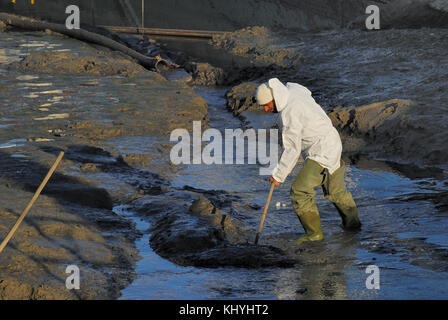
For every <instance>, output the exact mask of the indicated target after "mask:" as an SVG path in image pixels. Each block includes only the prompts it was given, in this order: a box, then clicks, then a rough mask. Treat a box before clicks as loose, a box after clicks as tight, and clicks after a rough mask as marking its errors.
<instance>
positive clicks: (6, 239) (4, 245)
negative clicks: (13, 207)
mask: <svg viewBox="0 0 448 320" xmlns="http://www.w3.org/2000/svg"><path fill="white" fill-rule="evenodd" d="M63 156H64V152H61V153H60V154H59V156H58V158H57V159H56V162H55V163H54V164H53V166H52V167H51V169H50V171H48V173H47V176H46V177H45V179H44V180H43V181H42V183H41V184H40V186H39V188H38V189H37V191H36V193H35V194H34V196H33V198H32V199H31V201H30V202H29V203H28V206H27V207H26V209H25V210H24V211H23V213H22V214H21V215H20V217H19V219H18V220H17V222H16V224H15V225H14V227H12V229H11V231H10V232H9V233H8V235H7V236H6V238H5V240H3V242H2V244H1V245H0V253H2V251H3V249H4V248H5V247H6V245H7V244H8V242H9V240H11V238H12V236H13V235H14V233H15V232H16V231H17V229H18V228H19V226H20V224H21V223H22V221H23V219H25V216H26V215H27V213H28V211H30V209H31V207H32V206H33V204H34V202H35V201H36V200H37V198H38V197H39V195H40V193H41V192H42V190H43V188H44V187H45V185H46V184H47V182H48V180H50V178H51V176H52V175H53V173H54V172H55V171H56V168H57V167H58V165H59V162H61V160H62V157H63Z"/></svg>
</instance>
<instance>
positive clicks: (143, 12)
mask: <svg viewBox="0 0 448 320" xmlns="http://www.w3.org/2000/svg"><path fill="white" fill-rule="evenodd" d="M142 33H143V34H145V0H142Z"/></svg>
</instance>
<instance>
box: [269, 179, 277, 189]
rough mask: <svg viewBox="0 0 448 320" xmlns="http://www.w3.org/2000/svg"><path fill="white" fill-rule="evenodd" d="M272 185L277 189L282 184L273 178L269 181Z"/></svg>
mask: <svg viewBox="0 0 448 320" xmlns="http://www.w3.org/2000/svg"><path fill="white" fill-rule="evenodd" d="M269 182H270V183H273V184H274V185H275V186H276V187H278V186H279V185H280V182H278V181H277V180H275V179H274V177H271V178H270V179H269Z"/></svg>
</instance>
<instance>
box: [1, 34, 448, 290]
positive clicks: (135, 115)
mask: <svg viewBox="0 0 448 320" xmlns="http://www.w3.org/2000/svg"><path fill="white" fill-rule="evenodd" d="M344 32H345V31H344ZM344 32H342V33H341V34H342V35H341V36H338V35H335V34H332V33H318V34H305V35H301V37H302V38H301V39H302V40H303V42H304V44H300V45H299V46H298V47H300V50H299V49H298V47H297V48H295V49H294V50H296V49H297V50H299V51H300V57H301V58H300V64H299V65H298V66H297V68H289V69H288V68H285V67H284V66H275V67H272V66H271V65H270V64H269V63H268V65H267V66H261V67H260V66H255V65H254V66H250V67H249V69H247V68H248V67H247V65H245V66H244V68H245V69H244V70H248V74H246V75H244V74H243V75H242V77H243V78H244V79H243V80H241V81H245V80H247V79H251V78H252V80H254V83H259V82H261V81H263V80H264V79H263V78H260V77H259V76H260V74H264V75H265V76H266V77H268V76H270V75H274V74H275V75H276V76H279V77H280V78H281V79H282V80H283V81H288V80H289V81H291V80H294V81H296V82H302V83H303V84H304V85H307V86H310V88H311V89H312V91H313V92H316V100H318V102H319V103H321V104H322V105H323V106H324V108H325V109H326V110H327V111H328V112H331V111H333V115H334V119H333V121H335V122H337V121H339V122H340V126H339V129H340V130H341V136H342V137H343V140H344V143H345V144H346V148H347V149H349V146H353V148H352V149H351V150H349V151H350V152H347V154H345V155H344V157H345V160H346V162H347V163H348V164H349V165H348V169H347V176H346V182H347V186H348V188H349V190H350V191H351V192H352V193H353V195H354V198H355V201H356V202H357V204H358V206H359V210H360V219H361V221H362V223H363V229H362V231H360V232H359V233H349V232H344V231H343V230H342V229H341V228H340V221H339V220H340V219H339V216H338V215H337V212H336V211H335V210H334V208H333V207H332V206H331V204H330V203H328V202H326V200H325V199H324V197H323V194H322V193H320V192H319V193H318V196H317V201H318V206H319V209H320V212H321V218H322V224H323V231H324V234H325V240H324V241H322V242H320V243H316V244H309V245H307V246H301V247H297V246H292V245H291V241H293V240H295V239H297V238H298V237H299V236H301V235H302V232H303V231H302V228H301V226H300V224H299V220H298V219H297V217H296V216H295V213H294V212H293V209H292V206H291V203H290V200H289V186H290V185H291V183H292V182H293V179H294V177H295V176H296V175H297V173H298V171H299V170H300V167H301V164H300V163H299V165H298V166H297V167H296V168H295V170H294V172H293V173H292V174H291V176H290V177H289V178H288V180H287V181H286V183H285V184H283V185H282V186H280V187H279V188H278V189H276V190H275V193H274V197H273V199H272V202H271V207H270V210H269V212H268V217H267V219H266V222H265V226H264V229H263V233H262V238H261V240H260V244H259V245H258V246H254V245H253V241H254V238H255V233H256V228H257V227H258V223H259V219H260V217H261V212H262V209H263V206H264V202H265V200H266V197H267V194H268V188H269V186H268V184H267V182H266V177H263V176H260V175H259V166H258V165H247V164H242V165H205V164H202V165H182V166H174V165H173V164H171V163H170V161H169V154H170V149H171V147H172V146H173V143H172V142H170V141H169V135H170V132H171V131H172V130H174V129H176V128H186V129H188V130H189V131H190V129H191V127H192V121H194V120H202V121H203V125H204V127H212V128H216V129H218V130H220V131H221V132H222V131H223V130H224V129H226V128H240V127H243V128H246V127H254V128H270V127H272V126H274V125H275V123H276V117H275V116H272V115H266V114H262V113H260V112H259V110H257V108H256V107H254V106H253V99H252V96H251V94H250V91H251V90H253V88H254V84H251V85H245V84H243V85H242V87H239V88H236V89H235V88H233V89H232V87H221V88H215V87H201V86H195V87H191V86H189V85H187V83H188V82H190V83H191V81H193V83H196V84H198V83H200V82H194V81H195V79H194V72H195V71H194V70H200V68H199V69H198V68H196V69H194V70H193V69H191V70H187V71H190V72H192V73H193V75H192V76H191V77H189V76H188V74H186V73H185V71H182V70H179V71H175V72H174V73H171V74H164V76H165V77H166V79H165V78H164V77H162V76H161V75H160V74H156V73H153V72H149V71H146V70H144V71H139V73H138V74H135V75H134V74H132V76H129V74H128V73H121V72H116V70H115V71H112V72H111V73H110V74H108V75H107V76H105V75H104V74H102V73H89V72H88V70H85V69H84V70H83V69H82V68H81V69H79V68H78V70H81V71H80V72H73V70H71V69H70V70H65V71H62V72H61V73H62V74H60V73H59V74H57V75H55V74H53V73H52V71H51V72H49V73H44V72H36V70H35V69H33V70H31V69H26V68H24V67H23V65H22V67H21V68H14V69H12V68H8V67H7V66H8V65H9V64H11V63H15V65H20V60H21V59H22V58H24V57H28V59H32V60H34V61H41V60H40V59H41V57H42V55H43V54H44V53H45V54H50V55H51V54H55V55H56V56H58V55H59V53H57V52H56V53H51V52H52V51H57V50H63V51H59V52H66V53H67V52H68V53H67V57H68V56H72V55H73V54H87V55H88V56H89V59H90V58H91V59H94V60H95V59H96V58H95V56H96V54H97V52H98V48H89V46H87V45H85V44H83V45H81V44H80V42H78V41H74V40H70V39H66V38H60V37H57V36H54V35H48V34H43V33H25V34H23V33H21V34H20V37H16V35H17V34H15V33H0V42H2V44H4V49H3V50H2V49H0V74H1V78H0V79H1V80H0V95H1V100H0V130H1V131H0V132H1V134H0V139H1V140H0V152H1V153H2V154H3V155H2V157H1V160H0V179H1V180H0V188H1V189H2V190H1V193H2V194H3V195H5V196H4V197H3V196H2V197H1V201H2V204H1V205H0V208H1V209H0V238H3V237H4V236H5V235H6V234H7V232H8V230H9V228H10V226H11V225H12V224H13V223H14V221H15V219H16V218H17V216H18V215H19V214H20V212H21V210H23V208H24V207H25V206H26V203H27V201H28V199H30V198H31V197H32V193H33V192H34V190H35V188H36V187H37V186H38V185H39V183H40V180H41V179H42V178H43V176H44V175H45V172H46V170H48V168H49V167H50V166H51V164H52V161H54V159H55V157H56V155H57V154H58V153H59V151H61V150H64V151H65V152H66V156H65V157H64V160H63V162H62V164H61V166H60V168H59V169H58V171H57V173H56V175H55V176H54V177H53V179H52V180H51V183H50V184H49V185H48V187H47V188H46V189H45V192H44V194H43V195H42V197H41V198H40V199H39V201H38V202H37V203H36V205H35V207H34V208H33V210H32V211H31V212H30V214H29V217H27V219H26V221H25V222H24V224H23V225H22V227H21V228H20V230H19V233H18V234H16V236H15V237H14V239H13V240H12V242H11V243H10V245H9V246H8V248H7V250H5V252H4V253H3V255H2V256H1V257H0V270H1V272H0V275H1V276H0V297H1V298H2V299H3V298H4V299H6V298H18V299H30V298H32V299H54V298H66V299H77V298H81V299H95V298H107V299H109V298H117V297H119V296H120V295H121V298H123V299H146V298H149V299H165V298H168V299H172V298H174V299H185V298H187V299H190V298H192V299H194V298H200V299H203V298H235V299H236V298H255V299H258V298H267V299H389V298H392V299H394V298H400V299H403V298H446V297H447V295H448V292H447V289H446V288H447V285H446V284H447V281H448V276H447V274H448V269H447V266H448V264H447V261H448V260H447V259H446V257H447V238H446V232H445V230H446V227H447V220H446V218H447V216H446V214H447V211H446V208H447V202H446V200H445V195H446V192H447V173H446V171H445V168H444V166H443V164H444V160H443V159H444V158H443V156H439V157H437V156H436V157H435V158H434V157H433V158H431V157H427V162H425V166H418V163H416V164H415V166H412V167H411V166H409V165H406V163H405V161H404V162H403V161H398V160H403V159H404V160H413V159H414V158H412V157H411V156H410V155H407V154H405V153H404V151H405V148H403V152H398V151H396V150H400V149H398V147H396V148H395V149H392V150H390V149H387V148H386V149H385V150H387V151H388V152H389V154H388V156H387V157H386V159H387V160H384V159H381V156H378V157H377V159H376V160H374V159H372V154H374V153H375V152H377V151H378V149H376V148H377V147H378V146H380V145H384V144H385V143H386V142H387V141H388V140H387V139H388V138H387V134H391V135H394V134H395V133H396V131H394V130H398V129H399V128H409V126H407V122H403V121H402V119H406V117H411V115H412V114H411V115H410V113H407V112H406V111H407V110H408V109H410V108H417V110H418V112H422V111H421V110H422V107H421V106H422V105H428V104H433V103H435V102H437V101H438V102H439V104H438V105H439V107H437V108H434V109H431V111H428V110H429V109H428V108H426V109H424V110H425V111H424V112H428V113H429V114H430V115H431V117H432V116H434V115H439V113H438V112H440V114H442V113H443V106H444V105H445V104H444V103H445V102H446V101H447V99H445V98H446V97H445V96H444V93H443V91H440V90H439V88H440V87H441V85H442V84H443V83H444V82H443V81H444V79H445V73H443V66H442V67H439V68H436V66H435V62H434V61H432V62H430V61H428V62H423V64H426V65H427V66H431V65H433V64H434V66H432V69H431V70H429V71H428V73H427V74H426V76H427V77H430V78H431V81H433V80H434V79H435V80H434V81H433V82H434V85H423V86H420V90H423V92H424V93H425V94H424V95H423V94H421V95H418V94H416V92H415V90H411V89H410V88H409V87H408V86H403V85H402V86H401V87H400V88H398V87H392V86H391V87H389V88H387V89H388V90H385V89H384V90H382V91H380V90H379V87H378V88H374V90H372V89H371V88H370V89H369V85H370V84H372V83H371V82H367V78H368V77H367V75H366V76H365V77H366V78H365V79H364V80H365V83H364V84H363V85H361V83H362V82H360V79H359V78H356V77H355V75H358V73H359V72H360V70H361V69H362V68H367V66H368V65H371V61H370V59H367V58H366V57H365V56H363V54H360V53H359V52H361V53H363V50H362V48H361V49H360V48H359V47H358V49H354V48H356V46H353V48H352V49H347V50H351V51H350V52H346V51H344V50H342V49H341V46H343V43H346V40H347V39H352V40H353V41H354V42H355V39H359V38H361V40H357V41H360V42H361V43H358V45H359V46H360V47H362V46H367V43H368V40H362V39H363V38H362V37H359V34H358V33H357V32H358V31H346V33H344ZM390 32H391V34H390V36H391V37H393V36H394V32H398V31H395V30H392V31H390ZM407 32H410V31H404V33H405V34H407ZM415 32H416V33H417V34H419V32H423V31H415ZM432 32H434V33H435V34H436V35H437V37H439V40H440V43H441V44H442V45H443V44H444V42H443V41H444V39H445V38H444V35H443V33H442V32H441V31H439V30H435V31H432ZM423 34H424V33H422V35H423ZM288 36H290V35H288V34H284V35H282V37H288ZM401 36H403V35H400V37H401ZM369 37H375V36H374V35H373V36H369ZM404 38H406V37H404ZM378 39H381V41H384V39H388V37H379V38H378ZM370 40H371V38H370ZM364 41H365V42H364ZM422 41H424V40H422ZM404 42H405V41H404V40H403V42H400V45H401V46H403V48H404V47H405V43H404ZM82 46H83V49H82V50H79V51H78V48H80V47H82ZM326 46H335V47H334V50H326V51H325V50H322V48H325V47H326ZM338 46H339V47H338ZM49 49H50V50H49ZM280 49H281V48H280ZM289 49H291V48H289ZM336 49H338V50H336ZM281 50H282V49H281ZM357 50H358V51H357ZM369 50H373V49H369ZM394 50H395V51H394ZM394 50H392V51H393V52H394V53H397V55H398V54H401V51H400V48H398V49H397V48H395V49H394ZM428 50H433V49H431V48H429V49H428ZM438 50H439V49H434V50H433V52H434V53H436V55H435V56H433V57H434V60H436V61H439V60H440V61H444V59H445V57H444V56H442V55H441V53H440V51H438ZM193 51H194V50H193ZM243 51H244V50H243ZM243 51H242V54H243V55H245V57H244V58H245V59H249V60H250V59H251V57H250V56H246V55H247V52H248V51H244V52H243ZM249 51H250V50H249ZM373 51H375V50H373ZM49 52H50V53H49ZM105 52H106V53H104V54H105V55H107V59H112V60H111V61H113V59H118V60H119V61H121V59H123V57H121V56H119V57H116V56H113V55H109V53H107V51H105ZM328 52H332V53H333V54H330V55H329V54H328ZM378 52H379V54H380V53H381V54H383V53H382V51H381V50H379V51H378ZM354 53H357V55H355V56H353V54H354ZM33 54H34V55H35V56H34V57H35V58H34V57H33V56H32V55H33ZM233 54H235V52H234V53H233ZM403 54H404V53H403ZM424 54H426V52H425V53H422V55H424ZM388 55H391V54H390V53H389V54H388ZM92 57H93V58H92ZM98 59H99V60H101V59H102V58H101V57H100V58H98ZM263 59H265V58H263ZM332 59H333V60H332ZM357 59H358V60H357ZM378 59H379V58H378ZM400 59H402V58H400ZM416 59H417V58H416ZM198 60H200V59H198ZM202 60H203V61H200V63H207V62H208V61H207V60H206V58H204V57H203V59H202ZM349 60H350V61H349ZM379 60H381V59H379ZM282 61H284V60H282ZM295 63H296V62H295ZM403 63H404V62H403ZM126 64H127V65H128V66H130V69H131V70H134V67H135V70H137V69H139V68H138V66H136V65H133V62H132V61H130V60H128V61H127V62H126ZM378 64H379V63H377V65H378ZM385 64H386V63H385ZM379 65H380V66H381V64H379ZM354 66H356V67H354ZM52 67H53V66H49V68H50V69H51V68H52ZM219 67H220V68H223V70H226V69H225V67H224V65H222V66H219ZM377 67H378V66H377ZM76 68H77V67H76ZM378 68H379V67H378ZM439 69H442V70H439ZM206 70H208V69H207V68H206ZM211 70H214V69H211ZM241 70H242V69H241ZM437 70H439V71H437ZM215 71H216V70H215ZM392 71H393V70H392ZM270 72H272V74H270ZM274 72H275V73H274ZM325 72H326V73H325ZM340 72H346V74H344V77H341V75H340V74H339V73H340ZM218 73H219V72H218ZM404 74H405V75H406V77H407V78H406V79H409V81H414V82H415V83H420V84H422V81H423V80H424V79H423V78H422V77H426V76H425V75H423V74H420V76H419V77H417V74H418V71H416V70H414V69H413V68H411V70H409V71H408V73H406V72H404ZM215 75H216V74H215ZM218 75H219V76H222V74H218ZM392 75H393V76H392V78H394V77H395V76H396V74H394V73H393V74H392ZM233 77H234V76H233ZM434 77H435V78H434ZM204 78H205V79H207V72H205V73H204V75H202V76H201V75H200V76H199V79H204ZM235 79H236V78H235V77H234V78H233V79H232V81H235ZM341 79H342V80H341ZM208 80H210V79H208ZM208 80H207V82H203V83H201V84H211V83H214V82H213V81H210V82H208ZM427 80H428V81H429V78H428V79H427ZM224 82H225V81H224ZM375 83H376V85H377V86H380V85H381V81H380V80H378V82H375ZM355 85H357V86H358V87H357V88H358V89H359V90H355V89H354V88H353V86H355ZM437 86H439V87H437ZM232 90H233V92H232ZM344 90H345V91H344ZM431 90H435V91H431ZM229 92H230V93H231V94H229ZM245 92H246V94H245ZM431 92H433V93H434V95H430V94H428V95H427V94H426V93H431ZM439 92H440V93H439ZM226 93H227V96H226ZM399 93H400V94H399ZM436 93H437V94H436ZM393 99H396V100H393ZM378 101H384V103H378V104H377V105H373V107H372V106H371V105H372V104H375V103H377V102H378ZM410 101H411V102H410ZM352 105H354V106H355V107H353V108H350V106H352ZM338 106H340V108H339V109H337V108H336V107H338ZM360 106H365V107H362V108H359V107H360ZM229 111H233V114H232V112H229ZM401 112H403V113H401ZM371 114H373V116H371ZM235 115H236V116H238V117H235ZM378 115H380V116H378ZM383 115H384V117H383ZM411 118H412V117H411ZM436 118H437V117H436ZM439 118H440V117H438V118H437V119H438V120H437V121H441V122H442V121H443V120H442V119H439ZM422 119H423V117H422V118H418V121H421V120H422ZM241 120H243V121H241ZM370 120H375V122H370ZM388 121H390V122H388ZM412 121H417V120H416V119H412ZM428 121H429V120H428ZM400 126H401V127H400ZM372 127H376V128H377V130H376V131H375V132H376V133H377V134H378V135H377V136H372ZM391 128H392V129H391ZM425 130H430V131H431V130H435V129H434V128H433V127H431V126H427V127H425ZM409 132H411V133H412V132H413V131H412V130H410V131H409ZM431 132H432V131H431ZM439 133H440V134H441V135H443V134H446V132H445V131H443V130H439ZM421 134H422V136H425V137H427V136H428V134H427V133H425V132H423V133H421ZM409 135H411V134H408V136H409ZM414 137H415V136H414ZM404 138H405V139H407V138H408V137H407V136H406V134H405V133H404ZM439 138H440V136H436V137H434V141H435V142H434V143H427V146H423V147H422V148H423V149H422V151H421V152H422V153H421V154H420V155H421V156H423V154H424V153H425V152H427V154H431V152H432V151H433V149H431V148H439V147H440V148H442V147H443V146H442V143H441V140H439ZM406 141H408V143H409V144H410V145H411V144H412V140H406ZM439 143H440V144H439ZM399 144H400V143H399V142H397V146H398V145H399ZM365 146H367V147H370V148H372V149H363V148H364V147H365ZM388 146H389V147H390V148H394V144H390V145H388ZM425 147H426V149H425ZM406 150H407V149H406ZM443 152H444V151H443V150H442V149H441V154H442V153H443ZM366 155H368V156H369V157H366ZM436 160H440V161H439V162H437V161H436ZM441 163H442V165H441ZM72 264H75V265H78V266H79V267H80V270H81V273H82V276H83V281H82V284H81V290H80V291H77V292H76V294H74V293H73V292H72V291H68V290H66V289H65V278H66V276H67V275H66V274H65V273H64V271H65V267H66V266H67V265H72ZM372 264H375V265H378V266H379V267H380V270H381V277H382V279H383V280H382V281H383V282H382V287H381V290H379V291H375V290H374V291H372V290H367V289H366V286H365V281H366V278H367V276H368V275H367V274H366V273H365V270H366V267H367V266H368V265H372Z"/></svg>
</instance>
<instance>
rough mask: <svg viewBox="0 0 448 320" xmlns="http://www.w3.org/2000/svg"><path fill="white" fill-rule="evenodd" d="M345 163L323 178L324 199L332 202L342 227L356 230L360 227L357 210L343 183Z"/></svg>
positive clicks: (342, 162)
mask: <svg viewBox="0 0 448 320" xmlns="http://www.w3.org/2000/svg"><path fill="white" fill-rule="evenodd" d="M344 172H345V163H344V161H342V160H341V167H340V168H339V169H338V170H336V171H335V172H333V174H332V175H330V176H329V178H330V181H329V183H328V180H327V179H328V176H326V177H325V181H324V184H323V189H324V194H325V198H327V199H328V200H330V201H331V202H333V204H334V206H335V207H336V209H337V210H338V212H339V215H340V216H341V218H342V225H343V227H344V228H346V229H349V230H350V229H352V230H356V229H359V228H360V227H361V222H360V221H359V218H358V209H357V207H356V204H355V201H354V200H353V197H352V195H351V193H350V192H348V191H347V188H346V187H345V181H344Z"/></svg>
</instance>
